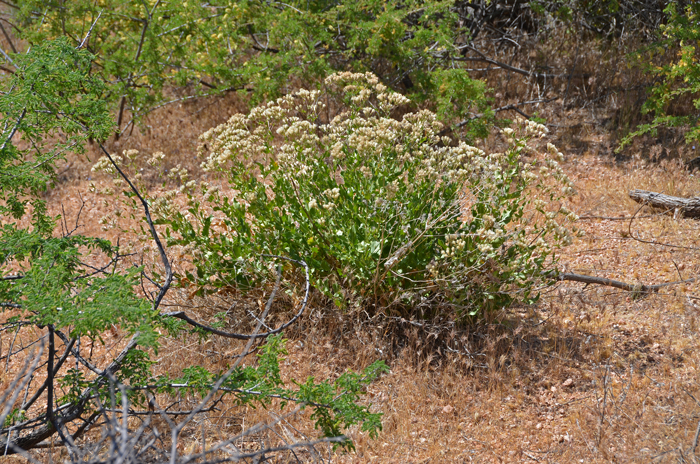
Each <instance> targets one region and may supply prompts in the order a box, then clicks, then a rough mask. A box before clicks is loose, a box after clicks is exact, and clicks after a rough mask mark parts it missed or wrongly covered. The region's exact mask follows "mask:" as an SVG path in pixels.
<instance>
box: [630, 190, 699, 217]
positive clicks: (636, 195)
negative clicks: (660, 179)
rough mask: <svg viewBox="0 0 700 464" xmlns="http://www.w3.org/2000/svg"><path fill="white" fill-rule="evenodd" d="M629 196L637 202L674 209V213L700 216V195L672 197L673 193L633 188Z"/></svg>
mask: <svg viewBox="0 0 700 464" xmlns="http://www.w3.org/2000/svg"><path fill="white" fill-rule="evenodd" d="M629 196H630V198H631V199H633V200H634V201H636V202H637V203H646V204H648V205H649V206H653V207H654V208H661V209H665V210H667V211H672V212H673V213H674V214H676V212H678V214H681V215H683V216H685V217H693V218H696V217H700V197H693V198H683V197H672V196H671V195H664V194H663V193H655V192H647V191H646V190H632V191H631V192H630V193H629Z"/></svg>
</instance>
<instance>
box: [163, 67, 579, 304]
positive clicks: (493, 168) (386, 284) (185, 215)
mask: <svg viewBox="0 0 700 464" xmlns="http://www.w3.org/2000/svg"><path fill="white" fill-rule="evenodd" d="M326 85H327V87H328V90H327V93H324V92H320V91H306V90H302V91H299V92H296V93H294V94H291V95H288V96H286V97H283V98H280V99H278V100H276V101H273V102H270V103H268V104H265V105H261V106H259V107H256V108H254V109H253V110H252V111H251V112H250V114H249V115H247V116H246V115H242V114H237V115H235V116H233V117H232V118H231V119H230V120H229V121H228V122H227V123H225V124H222V125H220V126H218V127H216V128H214V129H212V130H210V131H208V132H207V133H205V134H203V135H202V137H201V140H202V145H201V150H200V151H201V153H200V155H201V156H203V167H204V168H205V169H206V170H208V171H212V172H218V173H220V176H221V179H222V180H223V188H219V186H216V185H212V184H211V183H206V182H203V183H201V184H200V185H199V186H198V187H196V186H195V182H193V181H190V182H186V183H184V184H183V187H182V190H183V191H184V192H186V194H187V198H188V201H187V206H186V209H185V210H181V209H180V208H178V207H177V206H176V202H175V201H173V197H174V195H175V193H174V192H173V193H171V194H170V195H164V196H163V197H161V198H158V199H154V200H153V201H154V208H155V210H156V212H157V213H158V214H159V217H160V221H161V222H162V223H163V224H167V225H168V226H169V227H168V232H167V235H168V239H169V244H170V245H173V246H174V245H180V246H183V247H184V249H185V253H189V254H190V255H191V256H192V258H193V259H192V262H193V265H194V267H195V268H196V269H193V270H192V272H187V273H183V274H182V275H180V276H179V277H180V282H181V284H182V285H191V284H192V283H195V284H196V285H197V286H198V288H199V291H202V292H203V291H206V289H207V288H210V286H214V287H224V286H234V287H238V288H243V287H245V286H250V285H260V283H261V282H263V281H264V280H265V279H266V278H267V274H266V271H265V269H266V267H265V266H264V263H263V262H262V260H261V258H259V257H260V256H261V255H262V254H274V255H284V256H289V257H291V258H294V259H303V260H305V261H306V262H307V263H308V264H309V266H310V268H311V273H312V277H311V278H312V284H313V285H314V287H315V288H316V289H318V290H319V291H320V292H322V293H323V294H324V295H326V296H327V297H328V298H329V299H331V300H332V301H333V302H335V304H336V305H337V306H338V307H340V308H345V309H348V308H375V309H382V310H383V309H387V310H391V311H398V312H400V313H402V314H408V315H422V316H424V317H427V316H429V315H434V314H436V311H439V312H441V313H442V314H456V315H458V316H460V317H467V316H468V317H475V316H476V317H480V316H483V315H485V314H486V313H488V312H489V311H492V310H494V309H496V308H502V307H504V306H506V305H508V304H510V303H512V302H513V301H515V300H520V301H532V300H534V299H536V298H537V288H538V285H539V284H540V283H542V282H543V281H546V280H547V279H548V278H549V277H551V275H552V274H551V271H552V270H553V265H554V263H555V259H554V252H553V247H556V246H560V245H563V244H567V243H568V241H569V240H570V235H569V231H568V229H567V228H566V227H563V226H562V225H560V224H559V223H558V222H557V217H560V218H561V217H564V216H566V217H568V218H569V219H574V216H573V214H572V213H570V212H569V211H568V210H566V209H565V208H561V207H560V205H561V203H560V202H559V200H560V198H561V197H562V196H565V195H569V194H571V193H572V188H571V187H570V182H569V180H568V179H567V178H566V176H564V174H563V173H562V171H561V169H560V168H559V166H558V164H557V162H556V161H555V160H554V159H553V158H552V157H551V156H549V155H554V157H556V156H560V155H561V154H557V152H556V149H554V147H553V146H550V148H549V151H550V153H549V155H546V156H545V157H544V158H543V159H540V158H538V156H535V155H534V154H532V155H530V154H529V153H531V152H533V149H532V148H530V147H529V146H528V141H530V140H531V139H534V138H538V137H540V136H543V135H544V133H545V132H546V129H545V128H544V126H542V125H540V124H537V123H534V122H531V121H520V122H519V123H518V124H517V126H516V128H515V129H510V128H508V129H505V130H504V136H505V138H506V139H507V142H508V149H507V150H506V151H505V152H504V153H492V154H486V153H484V152H483V151H481V150H480V149H478V148H475V147H472V146H469V145H467V144H465V143H453V141H452V140H449V139H447V138H441V137H439V136H438V134H439V132H440V130H441V128H442V125H441V124H440V123H439V122H438V120H437V118H436V115H435V114H434V113H432V112H430V111H419V112H415V113H412V112H409V113H406V114H404V115H403V117H402V118H400V119H396V118H394V117H392V115H394V114H399V113H400V111H401V107H402V106H405V105H406V104H407V103H408V99H407V98H406V97H404V96H402V95H400V94H397V93H393V92H391V91H389V90H388V89H387V88H386V87H385V86H384V85H382V84H381V83H379V81H378V79H377V78H376V77H375V76H374V75H372V74H351V73H340V74H335V75H333V76H331V77H329V78H328V79H327V80H326ZM327 101H328V102H334V103H333V104H334V105H335V104H341V108H340V109H339V111H338V112H337V115H335V116H334V117H333V118H332V119H330V120H328V118H329V117H330V116H328V114H329V113H328V111H329V110H328V108H327V107H326V105H325V102H327ZM397 112H399V113H397ZM324 118H325V119H324ZM538 160H539V161H538ZM537 163H540V164H541V166H539V170H536V169H535V167H536V164H537ZM534 192H538V195H539V198H538V197H535V196H534Z"/></svg>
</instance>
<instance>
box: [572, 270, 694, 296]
mask: <svg viewBox="0 0 700 464" xmlns="http://www.w3.org/2000/svg"><path fill="white" fill-rule="evenodd" d="M558 280H562V281H563V280H569V281H572V282H581V283H584V284H596V285H606V286H608V287H615V288H619V289H621V290H627V291H628V292H632V293H635V294H640V293H652V292H654V293H656V292H658V291H659V289H661V288H663V287H668V286H671V285H677V284H683V283H687V282H694V281H695V280H697V279H696V278H692V279H687V280H679V281H676V282H667V283H665V284H657V285H644V284H628V283H627V282H620V281H619V280H612V279H606V278H605V277H594V276H587V275H581V274H571V273H562V274H559V277H558Z"/></svg>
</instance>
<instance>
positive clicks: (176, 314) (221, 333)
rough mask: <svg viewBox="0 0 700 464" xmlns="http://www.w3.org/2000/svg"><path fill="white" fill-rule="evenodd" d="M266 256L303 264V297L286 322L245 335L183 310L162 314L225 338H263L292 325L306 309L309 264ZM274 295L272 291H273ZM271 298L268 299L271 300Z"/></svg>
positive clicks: (281, 257) (308, 287)
mask: <svg viewBox="0 0 700 464" xmlns="http://www.w3.org/2000/svg"><path fill="white" fill-rule="evenodd" d="M263 256H266V257H271V258H280V259H286V260H288V261H292V262H295V263H298V264H301V265H302V266H304V271H305V274H306V291H305V294H304V299H303V300H302V302H301V308H299V311H297V313H296V314H295V315H294V317H292V318H291V319H290V320H288V321H287V322H286V323H284V324H282V325H281V326H279V327H278V328H276V329H274V330H270V331H268V332H263V333H255V334H253V335H247V334H240V333H235V332H224V331H223V330H219V329H216V328H214V327H210V326H208V325H204V324H201V323H199V322H197V321H195V320H194V319H192V318H190V317H189V316H188V315H187V314H185V312H184V311H174V312H170V313H162V315H163V316H170V317H174V318H177V319H180V320H183V321H185V322H187V323H188V324H190V325H191V326H193V327H197V328H198V329H202V330H206V331H207V332H210V333H213V334H215V335H219V336H221V337H225V338H234V339H236V340H253V339H256V338H265V337H267V336H269V335H275V334H278V333H280V332H282V331H283V330H284V329H286V328H287V327H289V326H290V325H292V324H293V323H294V322H295V321H296V320H297V319H299V318H300V317H301V315H302V314H303V313H304V310H305V309H306V305H307V303H308V301H309V290H310V280H309V266H308V265H307V264H306V262H305V261H298V260H296V259H292V258H287V257H285V256H277V255H263ZM273 296H274V293H273ZM271 301H272V300H270V302H271Z"/></svg>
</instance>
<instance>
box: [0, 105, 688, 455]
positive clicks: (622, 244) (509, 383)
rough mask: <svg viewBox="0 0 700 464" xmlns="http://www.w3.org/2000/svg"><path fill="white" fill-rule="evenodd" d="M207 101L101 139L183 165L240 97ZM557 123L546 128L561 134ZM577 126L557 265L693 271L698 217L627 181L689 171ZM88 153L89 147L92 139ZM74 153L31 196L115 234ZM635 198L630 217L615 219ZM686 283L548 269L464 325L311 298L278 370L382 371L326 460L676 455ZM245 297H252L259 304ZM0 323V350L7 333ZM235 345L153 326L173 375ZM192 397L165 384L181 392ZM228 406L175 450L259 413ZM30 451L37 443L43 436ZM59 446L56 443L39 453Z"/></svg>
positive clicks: (284, 434) (635, 272)
mask: <svg viewBox="0 0 700 464" xmlns="http://www.w3.org/2000/svg"><path fill="white" fill-rule="evenodd" d="M210 103H211V102H192V103H187V104H182V105H181V106H179V107H172V108H167V109H164V110H161V111H160V112H158V113H156V114H154V115H153V116H152V117H151V123H150V124H151V125H152V126H153V128H152V129H149V130H146V131H144V132H143V133H141V132H139V131H135V133H134V135H132V136H131V137H124V138H122V139H121V140H120V141H119V142H118V143H114V144H113V145H112V146H110V150H114V151H117V150H118V149H119V150H120V149H126V148H137V149H139V150H142V151H144V152H149V153H150V152H154V151H158V150H163V151H165V152H166V153H167V154H168V155H169V156H168V159H169V161H168V163H169V164H168V165H167V166H166V168H167V169H170V168H171V167H172V166H174V165H176V164H182V165H183V166H187V167H192V168H194V167H195V166H196V160H195V158H194V153H195V147H196V136H197V135H198V134H199V133H200V132H202V131H203V130H206V129H207V128H209V127H211V126H213V125H215V124H218V123H221V122H223V121H224V120H226V119H227V118H228V116H230V113H232V112H234V109H239V110H242V109H244V107H243V106H242V104H241V103H240V102H238V101H236V100H235V97H233V96H231V97H226V98H225V99H224V100H223V101H222V102H220V103H217V104H213V105H211V106H206V105H209V104H210ZM574 116H575V117H581V118H583V116H581V115H578V116H576V115H574ZM582 127H583V126H582ZM586 127H587V126H586ZM567 130H569V129H562V130H560V131H559V132H558V133H557V132H555V133H554V134H553V136H554V137H555V138H559V139H560V141H566V140H567V139H566V137H567V133H570V131H569V132H567ZM577 130H578V132H576V134H575V135H576V140H579V141H583V142H585V143H582V144H580V145H579V146H574V147H572V149H570V150H567V146H562V147H561V148H563V149H564V151H565V153H567V162H566V163H565V165H564V167H565V170H566V171H567V173H568V174H569V176H570V177H571V178H572V179H573V180H574V182H575V184H576V188H577V190H578V192H579V194H578V196H577V197H575V199H574V200H573V203H572V204H571V205H569V206H570V207H571V209H573V210H575V211H576V212H578V214H579V215H581V216H583V217H587V219H582V220H581V227H583V228H584V229H585V230H586V233H587V235H586V237H584V238H583V239H580V240H578V241H576V242H575V243H574V244H573V245H572V246H571V247H569V248H568V249H566V250H563V251H562V254H561V256H560V260H561V261H560V262H561V268H562V269H563V270H568V271H570V272H577V273H582V274H583V273H585V274H591V275H598V276H604V277H609V278H614V279H618V280H623V281H626V282H643V283H648V284H650V283H662V282H670V281H678V280H684V279H688V278H690V277H694V276H696V275H697V274H698V271H699V270H700V261H699V260H698V259H697V250H696V248H697V247H698V246H699V245H698V240H700V223H699V222H698V221H696V220H691V219H683V218H676V219H674V218H673V217H672V216H668V215H655V214H654V213H655V212H653V211H648V210H647V209H645V208H642V209H641V210H640V211H638V209H639V206H638V205H637V204H635V203H634V202H632V201H631V200H629V199H628V197H627V191H628V190H630V189H633V188H643V189H648V190H654V191H659V192H663V193H667V194H672V195H693V194H696V193H697V192H698V190H699V187H700V185H698V179H697V178H696V177H692V176H690V175H689V174H688V173H687V172H686V171H684V170H683V169H681V168H680V166H679V164H677V163H675V162H671V161H664V162H661V163H650V162H648V161H647V159H648V158H649V156H639V157H637V158H633V159H632V160H631V161H628V162H625V163H621V164H615V163H613V162H612V159H611V157H610V156H609V154H610V152H609V151H608V150H607V149H605V147H609V146H610V142H609V138H608V136H607V135H606V134H607V133H606V132H605V129H604V128H602V127H601V126H591V127H588V128H585V127H584V128H583V129H580V130H579V129H577ZM601 147H603V148H601ZM649 150H650V151H652V152H651V153H644V155H652V156H653V155H654V153H653V151H654V150H658V148H653V147H652V148H651V149H649ZM89 156H90V159H91V160H92V161H95V157H96V152H94V151H93V152H91V154H90V155H89ZM89 166H90V163H89V162H88V161H87V160H84V159H82V158H81V159H77V158H76V159H71V160H68V164H67V168H66V169H67V170H66V171H65V172H63V173H62V174H61V180H62V182H61V183H60V184H59V185H58V186H57V188H55V189H54V190H52V191H51V192H50V193H49V194H48V196H47V198H48V199H49V201H50V203H51V205H52V208H54V211H56V212H60V205H61V203H63V205H64V208H65V211H66V216H67V218H68V220H69V221H71V220H73V219H74V218H75V215H76V214H77V210H78V209H79V207H80V203H81V200H80V197H82V199H83V200H84V201H85V207H84V210H83V213H82V216H81V223H82V224H83V227H82V228H81V229H80V230H79V231H80V232H81V233H84V234H86V235H99V236H105V235H106V236H107V238H111V239H113V240H114V239H116V238H117V237H118V236H119V234H118V233H117V232H115V231H108V232H103V231H102V230H101V229H100V226H99V224H97V221H98V219H99V218H100V217H102V216H103V215H105V214H107V213H109V212H110V205H109V204H105V203H104V202H103V200H102V198H101V197H99V196H98V195H95V194H92V193H90V192H89V191H88V184H89V182H90V181H95V182H97V183H98V184H100V183H103V182H106V179H102V178H99V177H93V178H90V176H94V174H90V171H89ZM193 170H194V171H195V172H196V169H193ZM154 185H155V184H154ZM635 213H637V216H638V217H637V218H635V219H634V220H631V219H624V220H621V219H620V218H622V217H625V218H631V217H632V216H633V215H635ZM599 218H613V219H599ZM121 238H122V240H129V239H132V238H133V237H127V236H122V237H121ZM639 239H641V240H644V241H640V240H639ZM668 245H673V246H668ZM260 297H262V295H260ZM698 298H700V283H698V282H692V283H686V284H683V285H675V286H669V287H666V288H664V289H663V290H662V291H661V292H660V293H659V294H653V295H647V296H643V297H641V298H635V295H632V294H630V293H627V292H621V291H618V290H615V289H610V288H601V287H593V286H588V287H585V286H583V285H581V284H573V283H562V284H559V285H556V286H555V287H553V288H550V289H547V290H546V291H545V292H544V295H543V297H542V299H541V301H540V302H539V303H538V304H536V305H534V306H531V307H517V308H513V309H512V310H511V311H509V312H507V313H505V314H501V315H499V316H498V317H497V318H495V319H496V320H494V321H492V323H489V324H482V325H480V326H478V327H473V328H469V329H463V330H458V329H455V328H454V327H451V326H443V327H431V326H427V325H426V326H418V325H413V324H410V323H406V322H402V321H397V320H391V319H378V318H375V319H372V320H368V319H367V318H362V317H359V316H358V317H355V318H352V319H351V318H347V317H343V316H342V315H339V314H337V313H336V312H334V311H332V310H329V309H327V308H325V307H323V305H321V304H320V301H317V302H315V303H314V304H313V305H312V306H311V308H310V310H309V311H308V312H307V314H306V315H305V316H304V318H303V319H302V320H301V321H300V323H299V324H298V325H296V326H295V327H293V328H292V329H291V330H289V331H288V332H287V336H288V337H289V338H290V341H289V343H288V349H289V356H288V357H287V359H286V361H285V363H284V365H283V370H284V375H285V376H286V378H287V379H291V378H296V379H303V378H305V377H306V376H314V377H316V378H317V379H326V378H334V377H336V376H338V375H339V374H340V373H342V372H343V371H344V370H346V369H348V368H352V369H356V370H357V369H361V368H363V367H365V366H366V365H368V364H369V363H370V362H372V361H374V360H375V359H378V358H382V359H386V360H387V362H388V363H389V365H390V367H391V372H390V373H389V374H387V375H385V376H383V377H382V378H381V379H380V380H379V381H378V382H376V383H375V384H373V385H372V386H371V387H370V388H369V390H368V394H367V401H369V402H371V403H372V404H373V405H374V406H373V407H374V408H375V409H377V410H381V411H383V412H384V413H385V416H384V431H383V432H382V433H381V434H380V436H379V438H378V439H376V440H370V439H369V438H368V437H367V436H365V435H364V434H362V433H360V432H358V431H356V430H355V431H353V433H352V438H353V439H354V440H355V443H356V446H357V451H356V452H354V453H349V454H338V455H335V456H334V457H333V462H338V463H369V462H382V463H392V462H393V463H429V462H432V463H441V462H586V463H591V462H649V461H653V462H671V461H679V460H686V461H692V460H693V459H695V454H694V452H693V450H692V449H691V448H692V447H693V445H694V443H695V439H696V428H697V426H698V422H699V421H700V382H699V380H700V379H699V378H698V373H699V371H698V368H699V367H700V350H699V349H698V348H699V347H698V337H697V335H696V334H697V328H698V320H697V319H698V316H699V312H698V304H700V300H698ZM179 301H180V302H181V303H182V304H184V303H185V302H188V303H187V304H190V305H193V306H194V307H193V308H191V309H190V311H191V312H192V314H193V316H196V317H198V318H201V319H202V320H207V319H208V318H210V317H211V316H212V314H213V313H215V312H218V310H216V309H215V308H214V307H213V305H212V304H211V301H209V302H207V301H196V300H192V301H190V300H187V298H186V297H185V296H183V297H182V298H181V299H180V300H179ZM294 303H295V302H294V301H288V302H285V303H284V305H283V306H284V310H283V313H282V314H278V315H276V316H275V317H280V318H281V317H283V316H284V315H285V314H287V313H288V312H289V310H290V309H291V307H293V305H294ZM249 304H250V305H251V308H253V309H255V308H256V307H257V306H256V305H258V304H259V303H257V302H256V301H255V300H254V299H253V300H251V301H249ZM241 314H242V313H241ZM232 327H233V326H232ZM2 337H3V338H2V350H3V353H6V352H7V351H6V350H7V349H8V347H9V343H10V340H9V339H8V336H7V335H5V334H3V336H2ZM109 337H111V338H110V340H109V341H108V342H109V344H110V345H109V346H110V347H111V349H115V348H116V347H118V346H119V343H122V340H121V338H120V336H119V334H118V333H114V334H111V335H109ZM241 347H242V346H241V345H240V344H238V343H232V342H231V341H230V340H223V339H218V338H213V339H211V340H209V341H207V342H205V343H200V342H199V340H198V339H197V338H195V337H187V338H184V339H177V340H172V339H167V340H166V341H165V343H164V346H163V348H162V349H161V351H160V353H159V357H158V365H157V366H158V367H157V369H158V371H159V372H169V373H170V374H171V375H173V376H174V375H177V374H178V373H179V372H180V371H181V369H182V368H183V367H186V366H188V365H202V366H205V367H209V368H214V369H221V368H224V367H225V366H226V365H227V364H231V363H232V362H233V361H232V360H233V358H232V357H231V356H233V355H235V354H236V353H238V352H240V349H241ZM6 378H7V377H6ZM3 382H4V380H3ZM162 399H163V400H164V398H162ZM195 400H196V398H189V397H185V398H182V401H183V406H185V405H186V404H193V402H194V401H195ZM229 406H230V405H229ZM229 406H227V407H226V408H223V409H222V411H221V413H216V414H215V413H212V414H210V415H208V416H207V417H205V418H203V419H202V421H201V422H198V423H196V424H195V425H194V426H193V427H192V428H191V429H188V430H186V434H185V438H186V439H185V440H184V442H183V451H187V450H192V449H196V448H197V447H198V446H200V445H201V441H200V437H201V429H202V428H203V429H204V430H205V433H206V434H207V436H208V438H207V441H208V442H215V441H217V440H220V439H225V438H226V437H228V436H231V435H233V434H236V433H238V432H240V431H241V430H242V429H244V428H246V427H248V426H250V425H251V424H255V423H257V422H258V421H270V420H273V419H274V417H273V416H271V415H270V413H268V412H266V411H264V410H252V409H241V408H238V409H236V408H233V407H229ZM300 423H301V421H300V420H298V418H296V419H295V418H290V419H289V421H288V423H284V422H283V423H281V424H280V425H279V426H278V427H276V428H275V433H277V434H279V435H275V433H272V432H270V433H267V434H264V435H261V436H259V437H258V439H259V440H260V441H261V442H262V443H267V444H273V445H274V444H276V443H278V442H279V441H281V440H283V439H284V440H287V441H291V440H301V439H303V438H304V436H309V435H310V436H313V431H311V430H309V429H308V427H307V428H302V427H301V426H300ZM256 443H258V442H255V441H251V444H250V446H259V445H258V444H256ZM37 455H38V456H42V457H44V458H46V459H49V458H48V457H47V453H46V452H41V453H38V454H37ZM58 458H59V455H58V453H55V455H54V457H53V459H58ZM285 459H287V458H285ZM288 459H289V460H291V459H292V457H291V456H290V457H288ZM6 462H12V460H11V459H8V460H7V461H6ZM47 462H48V461H47ZM281 462H287V461H284V459H282V461H281Z"/></svg>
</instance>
